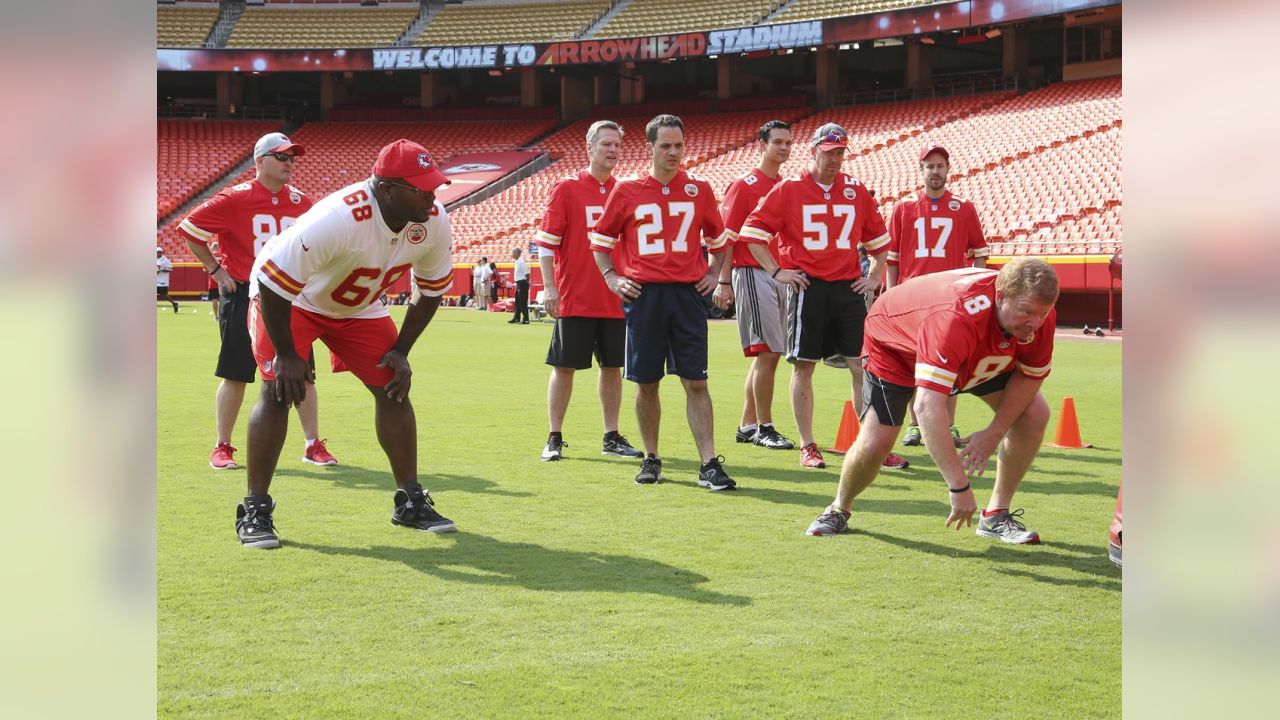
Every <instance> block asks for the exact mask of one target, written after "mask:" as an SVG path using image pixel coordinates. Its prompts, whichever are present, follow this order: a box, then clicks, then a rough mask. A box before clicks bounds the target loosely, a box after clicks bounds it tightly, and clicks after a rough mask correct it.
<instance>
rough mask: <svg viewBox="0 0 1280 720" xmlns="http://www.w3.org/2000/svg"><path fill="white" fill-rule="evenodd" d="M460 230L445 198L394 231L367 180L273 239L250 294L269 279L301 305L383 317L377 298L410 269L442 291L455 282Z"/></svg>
mask: <svg viewBox="0 0 1280 720" xmlns="http://www.w3.org/2000/svg"><path fill="white" fill-rule="evenodd" d="M452 242H453V233H452V231H451V229H450V227H449V216H448V215H447V214H446V213H445V209H444V206H443V205H441V204H440V203H439V202H438V201H437V202H436V205H435V209H434V211H433V212H432V215H431V218H430V219H429V220H428V221H427V222H425V223H419V222H409V223H408V224H406V225H405V226H404V228H403V229H401V230H400V232H398V233H397V232H393V231H392V230H391V229H390V228H389V227H387V224H386V223H385V222H383V220H382V213H381V211H379V209H378V203H377V200H376V199H375V198H374V194H373V187H372V183H371V182H370V181H368V180H365V181H364V182H360V183H356V184H354V185H348V186H347V187H345V188H343V189H341V190H339V191H337V192H335V193H333V194H332V195H329V196H328V197H326V198H325V199H323V200H321V201H320V202H318V203H316V205H315V207H313V208H312V209H311V210H309V211H307V213H306V214H304V215H303V216H302V217H300V218H298V221H297V222H296V223H295V224H294V225H292V226H291V227H289V228H288V229H286V230H285V231H283V232H281V233H280V234H279V235H277V236H275V237H274V238H272V239H271V240H270V241H269V242H267V244H266V246H264V247H263V248H262V252H261V253H260V254H259V255H258V258H257V260H256V261H255V262H254V264H253V276H252V281H251V285H250V288H249V294H250V296H256V295H257V294H258V292H259V291H260V290H259V286H260V285H266V286H267V287H268V288H270V289H271V290H273V291H275V292H276V293H278V294H279V295H282V296H283V297H286V298H289V299H291V300H292V301H293V304H294V305H297V306H298V307H300V308H302V309H304V310H309V311H311V312H314V313H318V314H320V315H324V316H327V317H333V318H361V319H365V318H377V317H384V316H386V315H388V314H389V311H388V310H387V308H386V307H385V306H383V305H382V303H380V302H377V300H378V298H379V297H381V296H382V294H383V293H384V292H386V291H387V290H388V289H389V288H390V287H391V286H393V285H394V284H395V283H396V282H397V281H399V280H400V278H402V277H404V275H405V273H410V272H412V274H413V281H414V283H415V284H416V285H417V287H418V290H419V291H421V292H422V294H423V295H426V296H428V297H438V296H440V295H443V294H444V291H445V290H447V289H448V288H449V286H450V285H451V284H453V255H452V253H451V252H450V250H449V246H450V244H451V243H452Z"/></svg>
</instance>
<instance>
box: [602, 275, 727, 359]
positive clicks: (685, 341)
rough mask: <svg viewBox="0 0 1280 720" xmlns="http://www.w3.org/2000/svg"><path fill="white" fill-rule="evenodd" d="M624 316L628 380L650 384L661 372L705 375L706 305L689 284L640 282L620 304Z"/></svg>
mask: <svg viewBox="0 0 1280 720" xmlns="http://www.w3.org/2000/svg"><path fill="white" fill-rule="evenodd" d="M622 312H623V314H624V315H626V318H627V364H626V366H625V370H624V373H625V374H626V377H627V379H628V380H630V381H632V382H638V383H656V382H658V381H659V380H661V379H662V376H663V363H664V362H665V363H666V372H668V373H670V374H672V375H678V376H680V377H682V378H684V379H685V380H706V379H707V305H706V303H705V302H704V301H703V299H702V296H701V295H699V294H698V291H697V289H696V288H695V287H694V286H693V284H692V283H646V284H645V286H644V289H643V290H641V291H640V297H638V298H636V299H635V300H633V301H631V302H624V303H623V304H622Z"/></svg>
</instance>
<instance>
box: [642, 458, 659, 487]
mask: <svg viewBox="0 0 1280 720" xmlns="http://www.w3.org/2000/svg"><path fill="white" fill-rule="evenodd" d="M659 480H662V461H661V460H659V459H658V456H657V455H654V454H652V453H650V454H648V455H645V456H644V459H643V460H641V461H640V472H638V473H636V484H637V485H654V484H656V483H657V482H658V481H659Z"/></svg>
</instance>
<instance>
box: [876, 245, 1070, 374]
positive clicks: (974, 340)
mask: <svg viewBox="0 0 1280 720" xmlns="http://www.w3.org/2000/svg"><path fill="white" fill-rule="evenodd" d="M996 274H997V271H996V270H986V269H978V268H967V269H961V270H947V271H943V272H940V273H933V274H930V275H924V276H921V277H918V278H914V279H912V280H910V281H908V282H905V283H903V284H901V285H895V286H893V287H892V288H890V289H889V290H887V291H885V293H884V294H882V295H881V296H880V297H878V298H876V302H875V304H874V305H872V306H871V312H870V313H868V315H867V323H866V326H865V330H864V334H865V340H864V341H863V345H862V354H863V355H865V356H866V357H867V368H868V369H869V370H871V372H872V373H873V374H874V375H876V376H877V377H880V378H882V379H884V380H887V381H889V382H891V383H893V384H895V385H902V386H904V387H912V386H915V387H923V388H929V389H930V390H936V391H938V392H941V393H951V392H953V391H955V392H959V391H964V390H968V389H969V388H972V387H974V386H976V385H978V384H980V383H983V382H986V381H987V380H990V379H991V378H993V377H995V376H997V375H1000V374H1002V373H1005V372H1009V371H1011V370H1017V371H1018V372H1020V373H1022V374H1023V375H1026V376H1027V377H1030V378H1035V379H1037V380H1043V379H1044V378H1045V377H1048V375H1049V366H1050V362H1051V360H1052V357H1053V332H1054V329H1055V326H1056V322H1057V311H1056V310H1050V311H1049V316H1048V317H1047V318H1045V321H1044V324H1043V325H1041V326H1040V329H1039V330H1037V331H1036V334H1035V335H1034V336H1032V337H1031V339H1030V340H1027V341H1025V342H1024V341H1021V340H1018V339H1017V338H1014V337H1009V336H1007V335H1005V334H1004V332H1003V331H1002V330H1001V329H1000V324H999V323H998V322H997V321H996V305H995V303H996Z"/></svg>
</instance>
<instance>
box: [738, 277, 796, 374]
mask: <svg viewBox="0 0 1280 720" xmlns="http://www.w3.org/2000/svg"><path fill="white" fill-rule="evenodd" d="M733 297H734V305H735V306H736V310H735V312H736V313H737V318H738V339H739V340H741V341H742V354H743V355H746V356H747V357H755V356H757V355H759V354H760V353H762V352H775V353H783V352H786V350H787V288H786V286H784V285H782V284H781V283H779V282H778V281H777V280H774V279H773V278H771V277H769V273H767V272H765V271H764V270H762V269H760V268H753V267H740V268H734V269H733Z"/></svg>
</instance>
